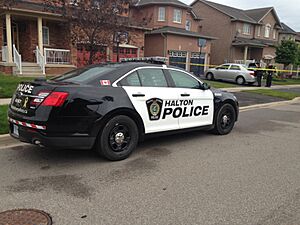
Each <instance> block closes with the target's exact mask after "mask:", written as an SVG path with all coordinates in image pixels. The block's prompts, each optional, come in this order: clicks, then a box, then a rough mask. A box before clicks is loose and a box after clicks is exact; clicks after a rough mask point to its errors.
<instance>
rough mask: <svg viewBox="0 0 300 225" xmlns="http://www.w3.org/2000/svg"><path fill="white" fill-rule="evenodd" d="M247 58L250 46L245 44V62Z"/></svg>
mask: <svg viewBox="0 0 300 225" xmlns="http://www.w3.org/2000/svg"><path fill="white" fill-rule="evenodd" d="M247 59H248V46H245V50H244V64H246V61H247Z"/></svg>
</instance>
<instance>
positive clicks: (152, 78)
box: [138, 68, 168, 87]
mask: <svg viewBox="0 0 300 225" xmlns="http://www.w3.org/2000/svg"><path fill="white" fill-rule="evenodd" d="M138 74H139V78H140V81H141V84H142V86H143V87H168V83H167V80H166V78H165V74H164V72H163V70H162V69H155V68H153V69H152V68H148V69H139V70H138Z"/></svg>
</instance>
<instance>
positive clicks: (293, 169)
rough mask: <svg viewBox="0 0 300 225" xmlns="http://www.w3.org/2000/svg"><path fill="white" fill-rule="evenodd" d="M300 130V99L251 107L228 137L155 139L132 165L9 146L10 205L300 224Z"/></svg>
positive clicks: (63, 216)
mask: <svg viewBox="0 0 300 225" xmlns="http://www.w3.org/2000/svg"><path fill="white" fill-rule="evenodd" d="M299 135H300V103H299V104H292V105H284V106H278V107H276V108H270V109H258V110H252V111H245V112H242V113H241V115H240V121H239V123H238V124H237V126H236V127H235V129H234V131H233V132H232V133H231V134H230V135H228V136H214V135H211V134H206V133H204V132H193V133H189V134H186V135H175V136H170V137H164V138H159V139H155V140H148V141H147V142H145V143H143V144H141V145H140V146H139V148H138V150H137V151H136V152H135V154H133V155H132V156H131V158H130V159H128V160H125V161H122V162H114V163H111V162H107V161H104V160H102V159H100V158H98V157H97V155H95V154H94V153H93V152H88V151H49V150H47V151H46V150H39V148H37V147H31V146H30V147H29V146H24V147H15V148H7V149H2V150H0V171H1V175H0V211H4V210H7V209H13V208H38V209H42V210H44V211H46V212H48V213H50V214H51V216H52V217H53V220H54V224H55V225H58V224H59V225H66V224H72V225H77V224H81V225H98V224H103V225H109V224H118V225H123V224H124V225H126V224H128V225H135V224H138V225H141V224H151V225H152V224H159V225H168V224H170V225H179V224H184V225H187V224H189V225H190V224H199V225H200V224H201V225H202V224H204V225H299V224H300V163H299V162H300V138H299ZM82 217H83V218H82Z"/></svg>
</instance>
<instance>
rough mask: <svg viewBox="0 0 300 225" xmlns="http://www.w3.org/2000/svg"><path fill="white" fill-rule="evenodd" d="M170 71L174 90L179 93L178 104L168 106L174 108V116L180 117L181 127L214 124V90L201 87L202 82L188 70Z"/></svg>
mask: <svg viewBox="0 0 300 225" xmlns="http://www.w3.org/2000/svg"><path fill="white" fill-rule="evenodd" d="M168 73H169V76H170V79H171V80H172V82H173V85H174V90H176V91H175V92H176V93H178V95H179V101H178V104H176V105H169V106H168V107H170V108H172V111H173V114H172V116H173V117H178V118H179V127H180V129H183V128H191V127H199V126H206V125H212V124H213V115H214V102H213V101H214V95H213V93H212V91H211V90H202V89H200V85H201V82H200V81H199V80H197V79H196V78H195V77H193V76H192V75H191V74H189V73H187V72H184V71H181V70H176V69H169V70H168ZM169 111H171V110H168V112H169Z"/></svg>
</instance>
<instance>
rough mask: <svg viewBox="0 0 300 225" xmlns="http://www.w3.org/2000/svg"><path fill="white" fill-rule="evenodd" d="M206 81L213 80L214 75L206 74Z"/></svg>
mask: <svg viewBox="0 0 300 225" xmlns="http://www.w3.org/2000/svg"><path fill="white" fill-rule="evenodd" d="M206 79H207V80H214V79H215V78H214V75H213V74H212V73H208V74H206Z"/></svg>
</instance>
